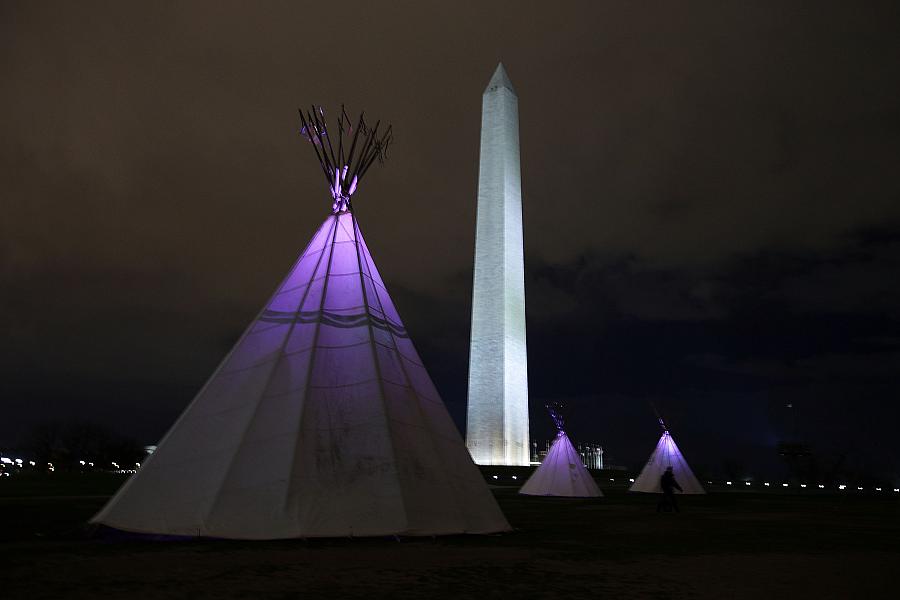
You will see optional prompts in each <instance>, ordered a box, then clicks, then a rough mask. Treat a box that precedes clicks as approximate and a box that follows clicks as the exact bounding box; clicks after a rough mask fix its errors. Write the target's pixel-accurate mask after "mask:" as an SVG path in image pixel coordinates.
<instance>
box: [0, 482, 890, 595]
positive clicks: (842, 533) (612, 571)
mask: <svg viewBox="0 0 900 600" xmlns="http://www.w3.org/2000/svg"><path fill="white" fill-rule="evenodd" d="M57 475H60V474H57ZM120 483H121V478H116V477H113V476H101V475H93V476H90V475H81V476H76V475H62V476H60V477H57V478H56V479H51V476H50V475H45V476H42V477H30V478H26V477H6V478H3V481H2V482H0V597H2V598H5V599H18V598H100V597H102V598H130V599H134V598H138V597H140V598H145V597H146V598H197V597H213V596H214V597H216V598H260V597H266V598H357V597H360V598H382V597H385V598H387V597H390V598H423V597H424V598H430V599H434V598H479V599H485V598H508V597H517V598H529V599H530V598H557V597H559V598H595V597H608V598H760V597H764V598H765V597H768V598H770V599H773V600H774V599H780V598H816V599H817V600H821V599H824V598H854V597H859V598H895V597H898V594H900V592H898V590H897V585H896V574H897V573H896V572H897V569H898V568H900V498H897V497H894V496H893V495H885V496H880V495H869V496H866V495H855V494H854V495H841V494H826V493H806V494H803V495H800V494H797V495H789V494H775V493H769V494H762V493H735V492H732V493H728V492H724V491H723V492H719V493H711V494H709V495H707V496H694V497H682V498H681V503H682V509H683V511H682V513H681V514H677V515H676V514H657V513H656V511H655V499H654V498H653V497H652V496H645V495H630V494H627V493H626V492H625V491H624V489H622V488H616V487H613V488H607V489H605V490H604V491H605V493H606V496H605V497H604V498H598V499H555V498H532V497H523V496H519V495H517V494H516V493H515V488H511V487H496V488H494V492H495V494H496V496H497V499H498V501H499V502H500V505H501V507H502V508H503V511H504V512H505V513H506V515H507V518H508V519H509V521H510V523H511V524H512V525H513V527H515V529H516V531H515V532H513V533H510V534H505V535H498V536H456V537H449V538H437V539H402V540H399V541H398V540H384V539H378V540H362V539H357V540H328V541H322V540H318V541H308V542H304V541H279V542H255V543H248V542H229V541H195V542H145V541H141V542H138V541H109V540H106V541H104V540H98V539H90V538H87V537H85V535H84V530H83V524H84V522H85V520H86V519H87V518H88V517H89V516H90V515H91V514H92V513H93V512H95V511H96V510H97V509H98V508H99V507H100V506H102V504H103V502H104V501H105V499H106V498H107V497H108V495H109V494H110V493H111V492H112V491H113V490H114V489H115V487H116V486H117V485H119V484H120Z"/></svg>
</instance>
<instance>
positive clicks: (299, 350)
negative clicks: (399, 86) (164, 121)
mask: <svg viewBox="0 0 900 600" xmlns="http://www.w3.org/2000/svg"><path fill="white" fill-rule="evenodd" d="M320 114H321V113H320ZM344 118H345V115H342V118H341V119H339V120H338V131H339V132H343V131H344V130H345V128H346V130H347V131H351V129H350V123H349V120H346V121H345V120H344ZM354 125H355V124H354ZM304 127H305V130H304V133H305V134H306V136H307V138H308V139H310V140H311V141H313V143H314V145H315V148H316V152H317V154H318V155H319V159H320V161H323V168H325V169H326V176H328V178H329V184H330V185H331V189H332V195H333V196H334V205H333V214H331V215H330V216H329V217H328V218H326V219H325V222H324V223H323V224H322V226H321V227H320V228H319V230H318V231H317V232H316V233H315V235H314V236H313V237H312V241H310V243H309V245H308V246H307V248H306V250H305V251H304V252H303V253H302V255H301V256H300V258H299V260H298V261H297V262H296V264H295V265H294V266H293V268H292V269H291V270H290V272H289V273H288V275H287V277H286V278H285V279H284V280H283V282H282V283H281V285H280V286H279V287H278V288H277V290H276V292H275V294H274V296H273V297H272V298H271V299H270V300H269V302H268V303H267V304H266V305H265V307H264V308H263V310H262V312H261V313H260V314H259V315H258V316H257V318H256V319H255V320H254V321H253V322H252V323H251V325H250V327H249V328H248V329H247V330H246V331H245V333H244V334H243V336H242V337H241V338H240V340H239V341H238V342H237V344H236V345H235V346H234V348H233V349H232V350H231V352H230V353H229V354H228V356H227V357H226V358H225V360H224V361H223V362H222V363H221V365H220V366H219V368H218V369H217V370H216V372H215V373H214V374H213V375H212V377H211V378H210V379H209V381H208V382H207V384H206V385H205V387H204V388H203V389H202V390H201V391H200V392H199V394H198V395H197V396H196V398H195V399H194V400H193V402H192V403H191V404H190V405H189V406H188V408H187V409H186V410H185V411H184V413H183V414H182V415H181V417H180V418H179V419H178V420H177V421H176V423H175V425H174V426H173V427H172V429H171V430H170V431H169V432H168V433H167V434H166V436H165V437H164V438H163V440H162V441H161V442H160V443H159V446H158V448H157V450H156V451H155V452H154V453H153V454H152V455H151V456H150V457H148V459H147V460H146V461H145V463H144V464H143V466H142V467H141V468H140V470H139V471H138V472H137V473H136V474H135V475H134V476H132V478H131V479H130V480H129V481H128V482H127V483H126V484H125V485H124V486H122V488H121V489H120V490H119V492H118V493H117V494H116V495H115V496H114V497H113V498H112V499H111V500H110V501H109V503H108V504H107V505H106V506H105V507H104V508H103V509H102V510H101V511H100V513H98V514H97V515H96V516H95V517H94V519H93V522H94V523H99V524H103V525H106V526H109V527H112V528H116V529H120V530H126V531H132V532H143V533H153V534H170V535H184V536H209V537H219V538H235V539H278V538H295V537H301V538H303V537H332V536H381V535H435V534H456V533H487V532H497V531H505V530H509V529H510V527H509V525H508V524H507V522H506V519H505V518H504V517H503V514H502V513H501V512H500V509H499V507H498V506H497V503H496V501H495V500H494V498H493V496H492V495H491V493H490V491H489V489H488V487H487V485H486V483H485V481H484V479H483V478H482V476H481V474H480V473H479V471H478V469H477V467H476V466H475V464H474V463H473V462H472V460H471V458H470V457H469V454H468V452H467V451H466V447H465V445H464V444H463V441H462V438H461V436H460V434H459V432H458V431H457V429H456V427H455V425H454V423H453V422H452V421H451V419H450V416H449V415H448V413H447V410H446V408H445V406H444V404H443V402H442V401H441V398H440V397H439V396H438V393H437V390H436V389H435V387H434V385H433V384H432V382H431V379H430V378H429V376H428V373H427V372H426V370H425V367H424V366H423V365H422V362H421V360H420V359H419V356H418V354H417V353H416V350H415V348H414V347H413V344H412V341H411V340H410V338H409V335H408V333H407V331H406V329H405V328H404V326H403V322H402V321H401V320H400V316H399V315H398V314H397V310H396V308H395V307H394V304H393V302H392V301H391V298H390V296H389V294H388V291H387V288H386V287H385V285H384V282H383V280H382V278H381V276H380V275H379V273H378V270H377V269H376V267H375V263H374V262H373V260H372V256H371V254H370V253H369V249H368V247H367V245H366V243H365V240H364V239H363V236H362V233H361V231H360V228H359V223H358V222H357V220H356V217H355V215H354V214H353V211H352V210H351V207H350V196H351V194H352V193H353V191H355V189H356V184H357V182H358V180H359V178H360V177H361V175H362V173H364V172H365V168H367V164H371V160H372V159H373V158H374V156H375V155H378V154H382V153H383V149H384V147H385V146H386V144H387V141H389V137H387V136H382V137H381V138H379V137H378V136H377V126H376V128H375V129H368V128H366V127H365V123H364V122H363V121H362V119H360V121H359V124H358V125H357V129H356V133H355V135H354V137H353V142H352V144H353V145H352V146H351V147H350V149H349V150H347V151H346V153H345V149H346V148H348V146H349V144H344V143H343V140H341V150H340V151H337V148H335V149H333V150H332V149H331V148H330V145H331V143H332V142H333V143H334V144H335V145H337V143H338V140H337V137H338V135H339V133H337V132H331V131H330V130H329V131H328V132H327V133H326V131H325V126H324V115H323V116H322V119H321V120H320V119H319V115H317V114H313V115H309V114H307V115H306V119H305V120H304ZM328 133H332V137H333V138H335V139H333V140H327V139H324V138H325V137H326V136H327V134H328ZM388 136H389V133H388ZM357 138H359V139H358V140H357ZM347 141H348V142H349V140H347ZM354 147H355V148H356V149H357V150H356V152H358V154H354V150H353V149H352V148H354ZM366 152H369V153H375V154H373V155H369V154H366ZM332 153H333V157H332V156H331V154H332ZM323 155H324V156H326V158H327V161H325V160H323V158H322V156H323ZM336 160H340V161H341V164H343V165H345V166H344V167H343V168H342V169H340V170H337V169H334V168H333V164H335V163H334V162H333V161H336ZM326 163H327V164H326ZM329 171H330V176H329Z"/></svg>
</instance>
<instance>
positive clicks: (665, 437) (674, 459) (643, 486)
mask: <svg viewBox="0 0 900 600" xmlns="http://www.w3.org/2000/svg"><path fill="white" fill-rule="evenodd" d="M659 424H660V425H661V426H662V429H663V433H662V437H660V438H659V443H657V444H656V448H655V449H654V450H653V454H651V455H650V460H648V461H647V464H646V466H645V467H644V470H643V471H641V474H640V475H638V476H637V479H635V480H634V484H633V485H632V486H631V488H630V490H629V491H632V492H649V493H656V494H661V493H662V487H660V485H659V482H660V478H661V477H662V475H663V473H664V472H665V471H666V469H667V468H668V467H672V472H673V473H674V474H675V481H677V482H678V485H680V486H681V493H682V494H705V493H706V490H704V489H703V486H702V485H700V482H699V481H697V478H696V477H695V476H694V472H693V471H691V467H690V466H689V465H688V464H687V461H686V460H685V459H684V455H683V454H681V450H679V449H678V446H677V445H676V444H675V439H674V438H673V437H672V434H671V433H669V429H668V427H666V424H665V422H664V421H663V420H662V419H660V420H659Z"/></svg>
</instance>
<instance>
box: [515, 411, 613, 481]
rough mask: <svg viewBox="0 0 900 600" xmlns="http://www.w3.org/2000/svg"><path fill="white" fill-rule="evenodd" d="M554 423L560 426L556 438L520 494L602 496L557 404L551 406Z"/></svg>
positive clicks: (557, 427)
mask: <svg viewBox="0 0 900 600" xmlns="http://www.w3.org/2000/svg"><path fill="white" fill-rule="evenodd" d="M547 410H548V411H549V412H550V417H551V418H552V419H553V424H554V425H556V429H557V434H556V439H555V440H553V445H552V446H550V450H549V451H548V452H547V456H546V457H544V461H543V462H542V463H541V465H540V466H539V467H538V468H537V469H536V470H535V471H534V473H532V474H531V477H529V478H528V481H526V482H525V485H523V486H522V489H520V490H519V493H520V494H525V495H527V496H568V497H580V498H585V497H595V496H602V495H603V494H602V493H601V492H600V488H598V487H597V483H596V482H595V481H594V478H593V477H592V476H591V474H590V472H589V471H588V470H587V469H586V468H585V466H584V463H583V462H582V459H581V455H580V454H578V452H577V451H576V450H575V447H574V446H573V445H572V442H571V441H570V440H569V437H568V436H567V435H566V432H565V429H564V426H565V423H564V421H563V418H562V414H561V413H560V411H559V408H558V407H557V406H547Z"/></svg>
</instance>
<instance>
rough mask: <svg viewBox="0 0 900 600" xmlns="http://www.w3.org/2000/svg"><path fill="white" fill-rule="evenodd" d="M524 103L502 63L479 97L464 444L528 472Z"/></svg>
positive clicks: (478, 457) (475, 453)
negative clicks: (521, 156)
mask: <svg viewBox="0 0 900 600" xmlns="http://www.w3.org/2000/svg"><path fill="white" fill-rule="evenodd" d="M518 103H519V101H518V98H517V96H516V92H515V90H514V89H513V86H512V83H510V81H509V77H507V75H506V70H505V69H504V68H503V64H500V65H498V66H497V70H496V71H494V75H493V77H491V81H490V83H488V86H487V89H485V90H484V95H483V96H482V98H481V156H480V162H479V172H478V214H477V223H476V230H475V275H474V280H473V285H472V333H471V335H472V337H471V342H470V350H469V404H468V414H467V418H466V445H467V446H468V448H469V452H470V453H471V455H472V458H473V459H474V461H475V462H476V463H478V464H481V465H527V464H528V463H529V460H530V456H529V443H528V359H527V354H526V350H525V265H524V257H523V241H522V191H521V178H520V173H519V108H518Z"/></svg>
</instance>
